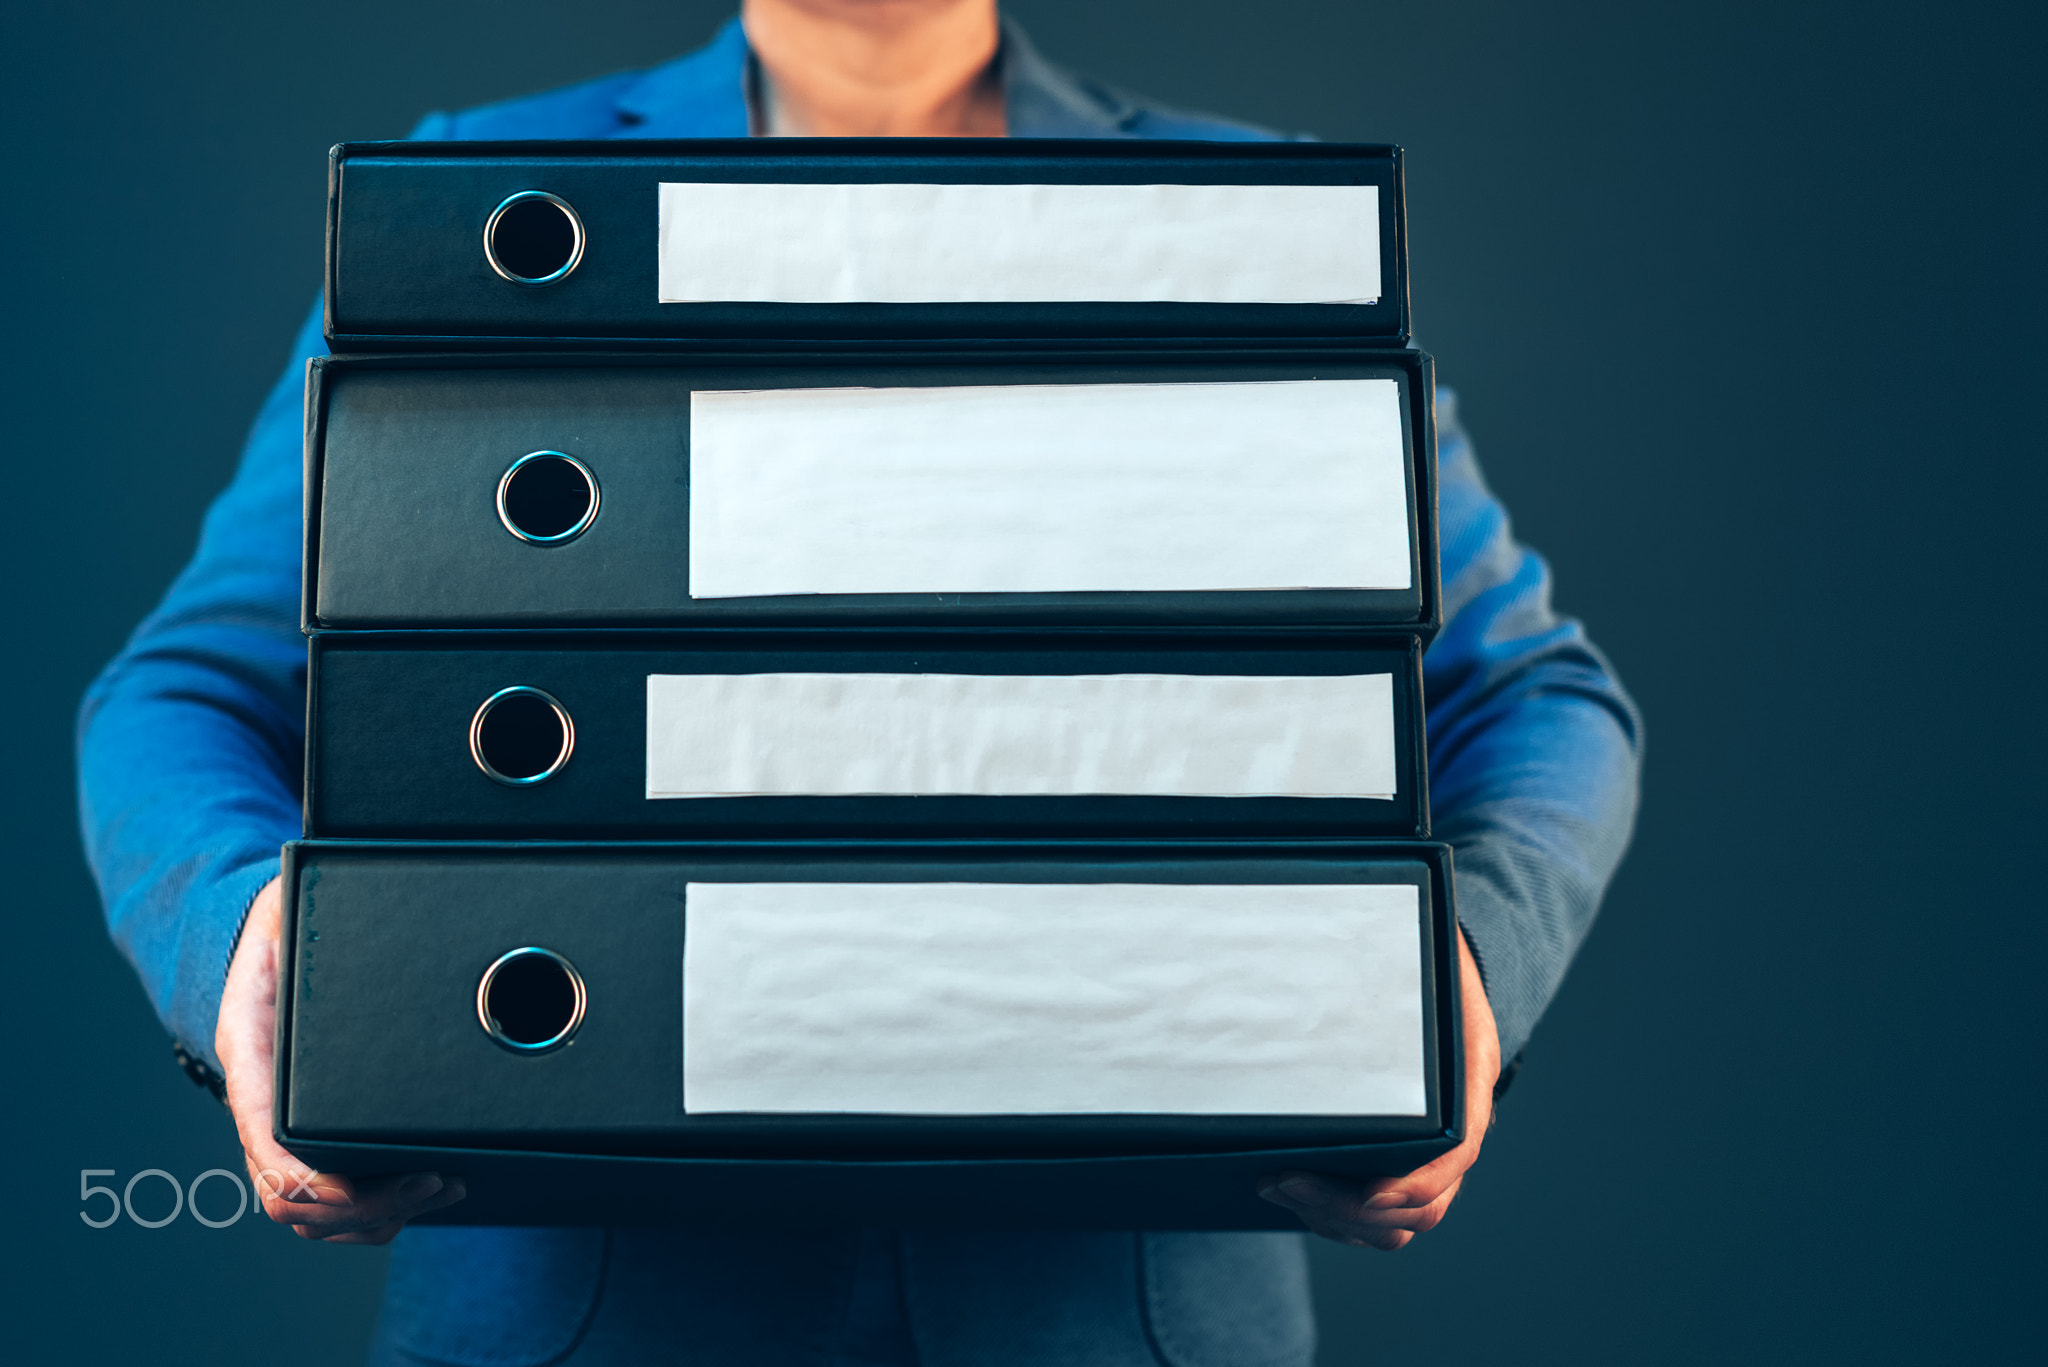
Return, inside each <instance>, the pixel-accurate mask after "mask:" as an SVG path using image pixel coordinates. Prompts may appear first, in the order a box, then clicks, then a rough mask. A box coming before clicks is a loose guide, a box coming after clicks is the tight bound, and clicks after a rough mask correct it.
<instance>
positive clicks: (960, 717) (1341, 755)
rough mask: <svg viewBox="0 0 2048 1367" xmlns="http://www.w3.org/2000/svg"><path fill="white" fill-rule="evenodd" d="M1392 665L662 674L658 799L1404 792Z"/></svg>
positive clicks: (651, 704)
mask: <svg viewBox="0 0 2048 1367" xmlns="http://www.w3.org/2000/svg"><path fill="white" fill-rule="evenodd" d="M1396 791H1397V789H1396V782H1395V768H1394V688H1393V676H1392V675H1389V674H1352V675H1338V676H1333V677H1312V678H1296V677H1267V676H1254V677H1243V676H1233V675H1200V674H1070V675H984V674H810V673H804V674H795V673H792V674H650V675H648V676H647V796H648V797H649V798H710V797H747V796H756V795H763V794H782V795H802V794H812V795H830V794H842V795H847V794H859V793H898V794H941V793H979V794H989V795H1001V794H1008V795H1030V794H1082V793H1126V794H1156V795H1167V796H1187V797H1196V796H1207V797H1270V796H1286V797H1358V798H1384V799H1391V798H1392V797H1393V795H1394V793H1395V792H1396Z"/></svg>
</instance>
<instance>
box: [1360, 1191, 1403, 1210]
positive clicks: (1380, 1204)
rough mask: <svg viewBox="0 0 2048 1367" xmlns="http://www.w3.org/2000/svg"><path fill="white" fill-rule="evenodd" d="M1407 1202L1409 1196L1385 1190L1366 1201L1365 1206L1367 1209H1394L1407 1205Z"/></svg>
mask: <svg viewBox="0 0 2048 1367" xmlns="http://www.w3.org/2000/svg"><path fill="white" fill-rule="evenodd" d="M1407 1204H1408V1198H1407V1197H1405V1196H1403V1195H1402V1194H1401V1193H1400V1192H1398V1191H1383V1192H1381V1193H1380V1194H1379V1195H1377V1196H1375V1197H1373V1198H1372V1199H1371V1200H1370V1201H1367V1202H1366V1203H1365V1208H1366V1209H1367V1210H1392V1209H1393V1208H1394V1207H1395V1206H1405V1205H1407Z"/></svg>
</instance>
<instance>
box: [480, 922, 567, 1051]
mask: <svg viewBox="0 0 2048 1367" xmlns="http://www.w3.org/2000/svg"><path fill="white" fill-rule="evenodd" d="M583 1004H584V991H583V979H582V977H581V976H580V975H579V974H578V973H577V972H576V970H575V968H574V967H573V966H571V965H570V963H569V961H568V960H567V959H564V958H563V957H562V956H561V955H559V954H556V953H554V952H553V951H551V950H546V949H541V948H538V947H534V946H529V947H527V948H525V949H515V950H513V951H512V952H511V953H510V954H507V955H505V956H504V957H503V958H501V959H499V960H498V961H497V962H496V963H494V964H492V965H491V966H490V967H489V968H488V969H486V970H484V977H483V982H482V984H481V985H480V986H479V987H478V988H477V997H476V1009H477V1018H478V1020H480V1021H481V1022H482V1023H483V1027H484V1029H485V1031H487V1032H488V1033H489V1034H490V1036H491V1038H492V1039H495V1040H497V1041H498V1042H499V1043H500V1044H503V1045H505V1046H507V1047H508V1048H512V1049H516V1050H519V1051H521V1052H526V1053H538V1052H540V1051H542V1050H545V1049H553V1048H555V1047H556V1046H558V1045H561V1044H566V1043H567V1042H568V1040H569V1037H570V1036H571V1035H573V1034H575V1033H576V1028H577V1026H579V1025H581V1024H582V1023H583Z"/></svg>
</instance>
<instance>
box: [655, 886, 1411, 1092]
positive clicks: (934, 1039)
mask: <svg viewBox="0 0 2048 1367" xmlns="http://www.w3.org/2000/svg"><path fill="white" fill-rule="evenodd" d="M686 898H687V902H686V908H685V916H686V930H685V945H686V948H685V950H684V956H683V1106H684V1109H685V1110H687V1111H691V1112H699V1113H701V1112H707V1111H783V1112H787V1111H881V1112H896V1113H902V1114H915V1115H987V1114H1046V1113H1086V1112H1097V1113H1099V1112H1118V1111H1123V1112H1155V1113H1156V1112H1166V1113H1181V1114H1198V1115H1229V1114H1245V1115H1410V1116H1412V1115H1422V1114H1425V1113H1426V1110H1427V1094H1426V1091H1425V1085H1424V1077H1423V1043H1422V1039H1423V1036H1422V981H1421V971H1422V968H1421V931H1420V925H1419V921H1420V905H1419V902H1420V898H1419V896H1418V893H1417V890H1416V889H1415V888H1414V887H1413V886H1412V885H1408V884H1393V885H1373V886H1328V885H1314V886H1236V887H1217V886H1199V887H1181V886H1163V885H1157V884H1067V883H1062V884H1011V883H692V884H690V885H689V888H688V891H687V893H686Z"/></svg>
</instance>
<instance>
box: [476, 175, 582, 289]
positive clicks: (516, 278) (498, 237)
mask: <svg viewBox="0 0 2048 1367" xmlns="http://www.w3.org/2000/svg"><path fill="white" fill-rule="evenodd" d="M484 258H485V259H486V260H488V261H489V262H490V263H491V269H492V270H494V271H496V272H497V273H498V274H499V275H501V276H503V277H504V278H505V279H507V280H510V281H511V282H512V283H513V284H515V285H552V284H555V283H556V282H557V281H560V280H564V279H566V278H568V275H569V272H571V271H573V270H575V269H576V266H577V263H578V262H580V261H582V260H583V220H582V218H581V217H579V216H578V215H577V213H576V211H575V210H574V209H572V208H570V207H569V202H568V201H567V200H565V199H561V198H559V197H557V196H555V195H551V194H549V193H548V192H547V191H545V190H521V191H520V192H519V193H518V194H516V195H513V196H512V197H511V198H509V199H507V200H506V201H505V202H504V203H502V204H500V205H499V206H498V207H497V208H495V209H493V210H492V211H491V217H490V221H489V222H487V223H485V224H484Z"/></svg>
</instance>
